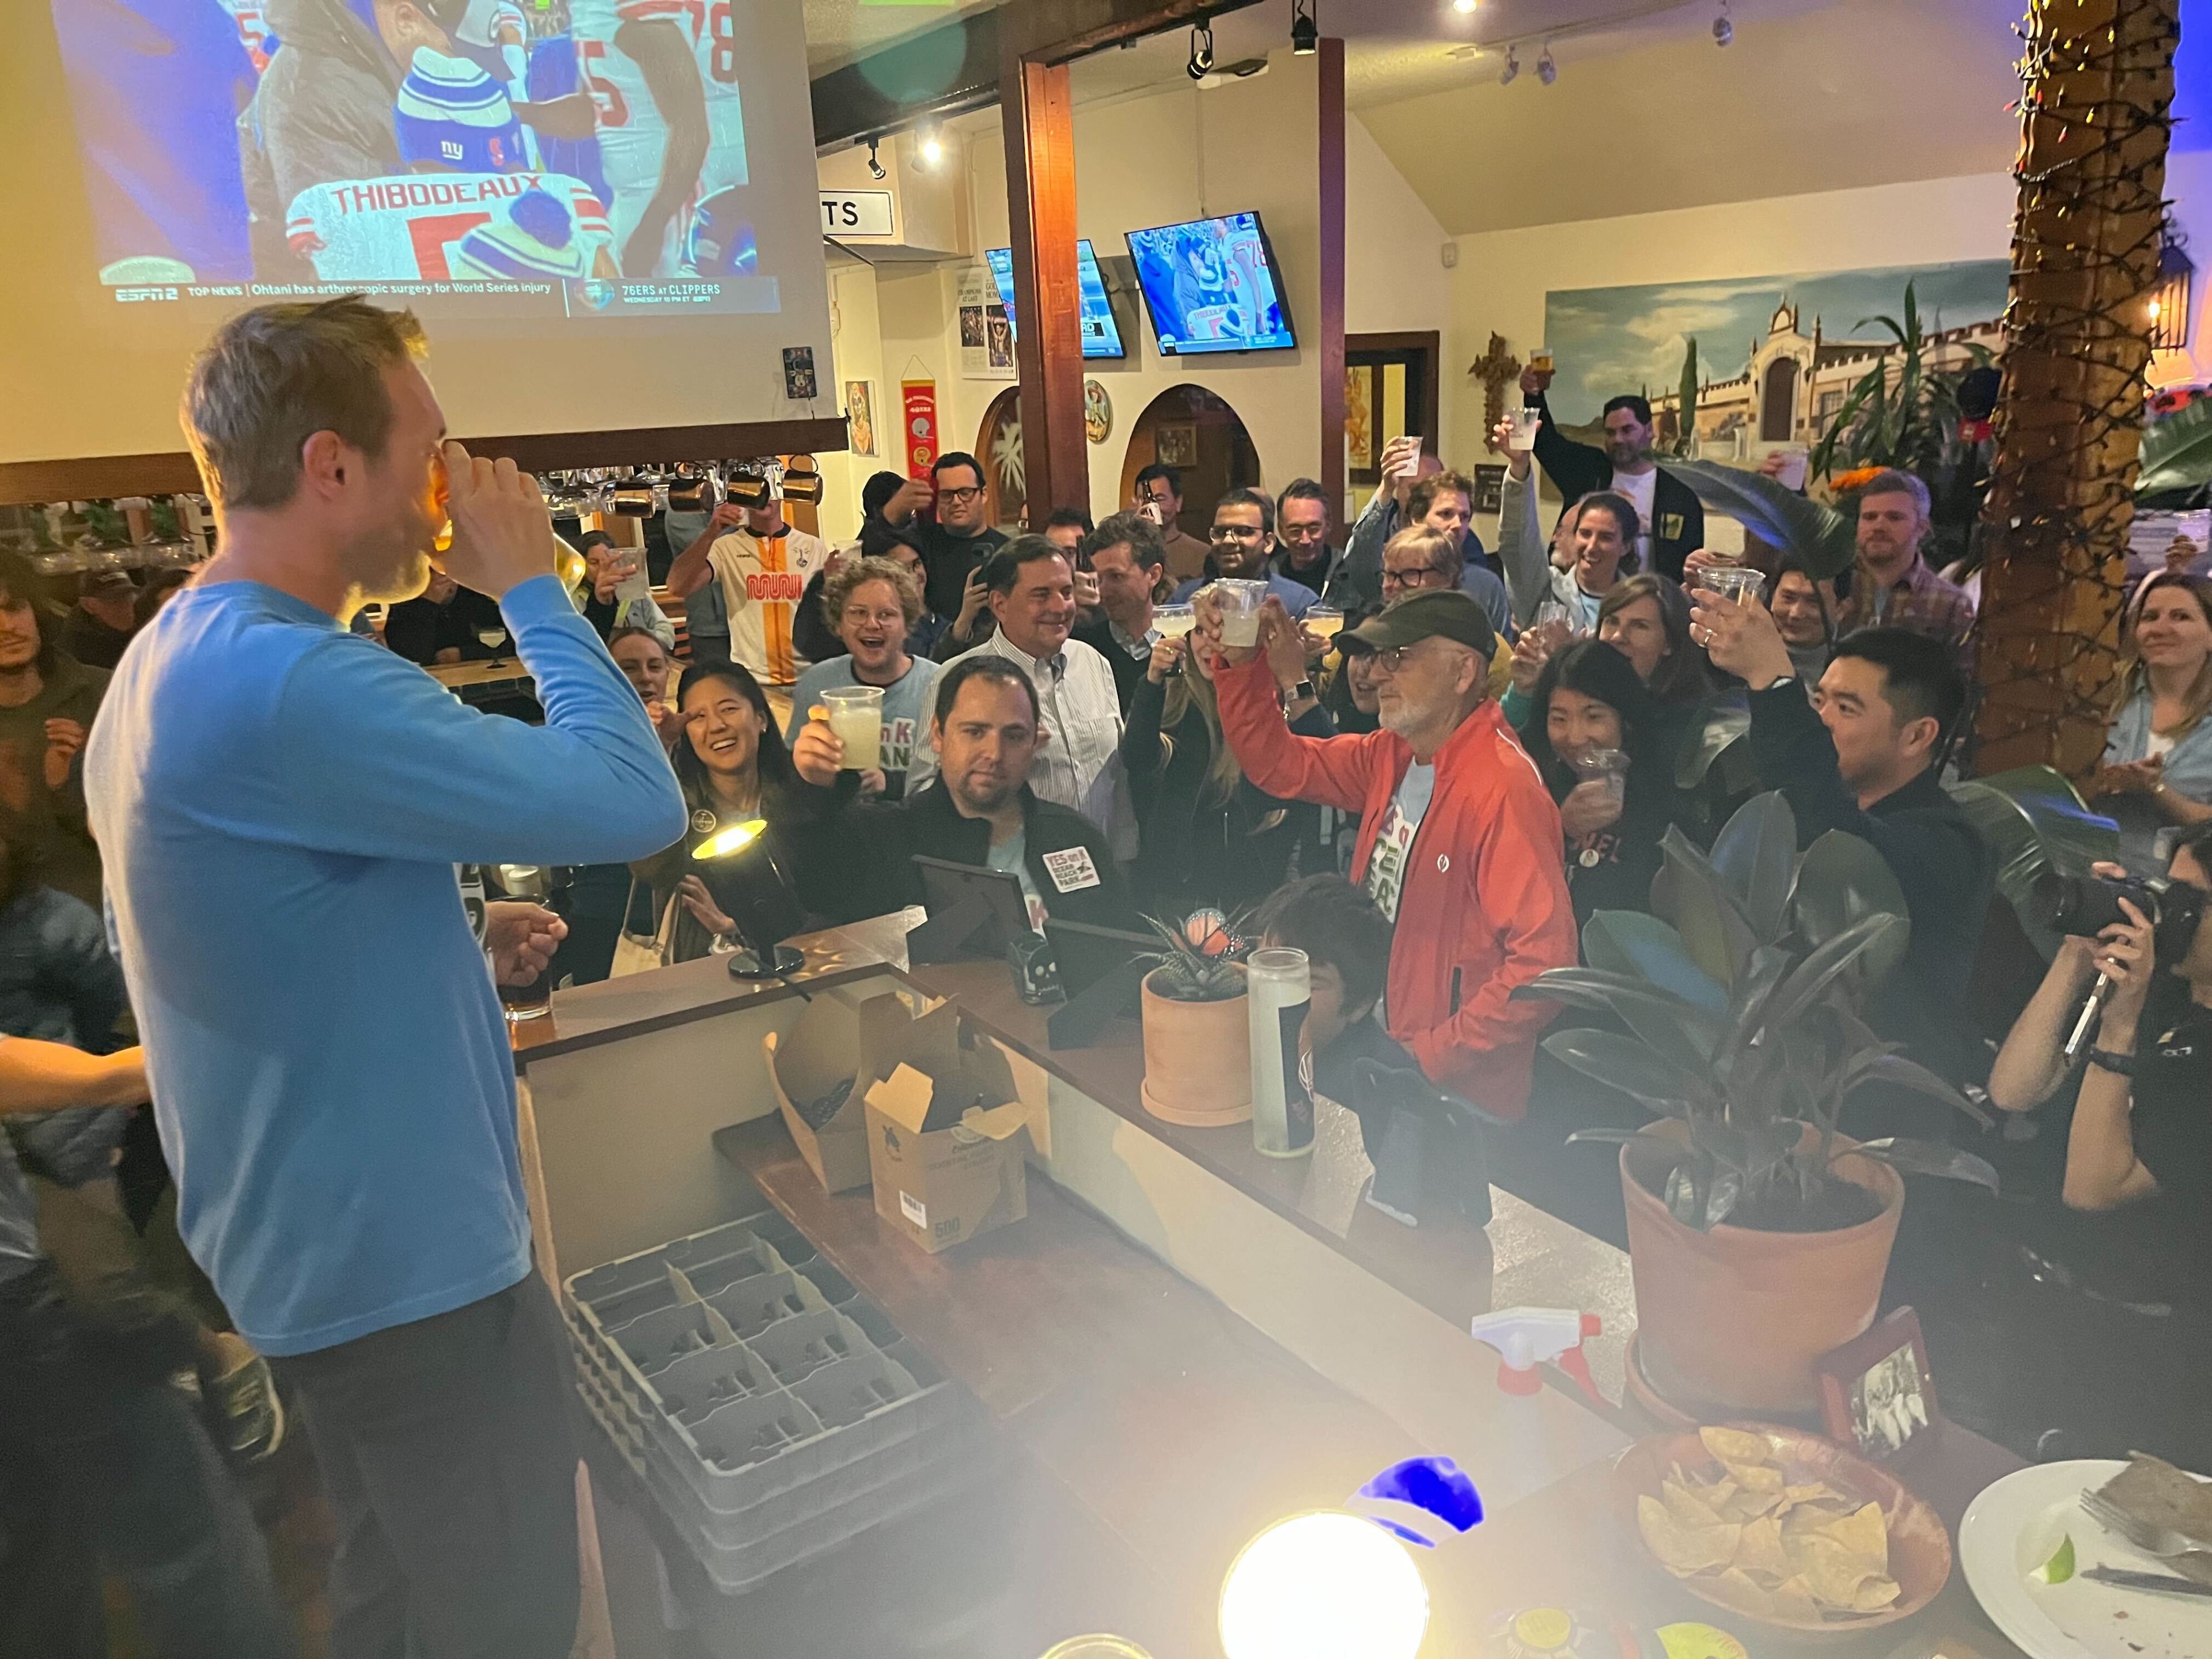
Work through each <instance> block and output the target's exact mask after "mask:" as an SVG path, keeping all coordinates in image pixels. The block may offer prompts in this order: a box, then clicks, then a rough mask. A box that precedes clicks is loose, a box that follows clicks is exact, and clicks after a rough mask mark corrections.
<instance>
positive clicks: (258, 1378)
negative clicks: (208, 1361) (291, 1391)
mask: <svg viewBox="0 0 2212 1659" xmlns="http://www.w3.org/2000/svg"><path fill="white" fill-rule="evenodd" d="M202 1392H203V1393H204V1395H205V1397H206V1400H207V1404H208V1410H209V1413H210V1415H211V1416H213V1417H214V1419H216V1444H218V1445H220V1446H221V1447H222V1449H223V1450H224V1451H225V1452H227V1453H228V1454H229V1455H230V1456H231V1457H232V1458H233V1459H234V1460H235V1461H236V1462H240V1463H258V1462H261V1461H262V1460H263V1459H264V1458H267V1457H270V1456H271V1455H274V1454H275V1452H276V1449H277V1448H278V1447H279V1446H281V1445H283V1443H284V1404H283V1401H281V1400H279V1399H277V1397H276V1378H275V1377H274V1376H270V1371H269V1362H268V1361H267V1360H265V1359H264V1358H262V1357H261V1356H260V1355H259V1354H256V1355H254V1356H253V1358H251V1359H249V1360H247V1361H246V1363H245V1364H242V1365H239V1366H236V1367H234V1369H232V1370H228V1371H225V1372H224V1373H223V1374H222V1376H217V1377H211V1378H209V1379H207V1380H206V1381H205V1382H204V1384H203V1386H202Z"/></svg>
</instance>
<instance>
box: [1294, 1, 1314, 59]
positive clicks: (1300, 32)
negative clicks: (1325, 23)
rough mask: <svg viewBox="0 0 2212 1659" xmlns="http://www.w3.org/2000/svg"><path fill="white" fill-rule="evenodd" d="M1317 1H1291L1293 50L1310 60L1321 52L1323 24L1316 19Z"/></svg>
mask: <svg viewBox="0 0 2212 1659" xmlns="http://www.w3.org/2000/svg"><path fill="white" fill-rule="evenodd" d="M1314 5H1315V0H1291V51H1292V52H1296V53H1297V55H1298V56H1299V57H1301V58H1310V57H1312V56H1313V55H1314V53H1316V52H1319V51H1320V50H1321V24H1320V23H1319V22H1318V21H1316V20H1315V17H1314Z"/></svg>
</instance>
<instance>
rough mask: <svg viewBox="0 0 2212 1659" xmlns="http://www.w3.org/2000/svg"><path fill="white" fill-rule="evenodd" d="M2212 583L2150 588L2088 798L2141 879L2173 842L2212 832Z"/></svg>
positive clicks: (2183, 578)
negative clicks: (2193, 830)
mask: <svg viewBox="0 0 2212 1659" xmlns="http://www.w3.org/2000/svg"><path fill="white" fill-rule="evenodd" d="M2208 711H2212V582H2205V581H2202V580H2198V579H2197V578H2196V577H2194V576H2191V575H2187V574H2182V573H2180V572H2176V571H2166V572H2162V573H2160V574H2158V575H2155V576H2153V577H2152V578H2151V579H2150V580H2148V581H2147V582H2145V583H2144V584H2143V586H2142V591H2141V592H2140V594H2139V595H2138V597H2137V599H2136V612H2135V617H2134V620H2133V622H2132V623H2130V625H2129V628H2128V633H2127V639H2126V641H2125V644H2124V647H2123V649H2122V652H2121V657H2120V675H2119V680H2118V687H2117V690H2116V691H2115V693H2114V696H2113V702H2112V716H2111V723H2110V725H2109V726H2107V727H2106V734H2105V757H2104V762H2103V763H2102V765H2100V767H2099V769H2098V771H2097V775H2096V777H2095V778H2094V779H2093V780H2092V781H2091V782H2090V786H2089V794H2090V798H2091V799H2093V801H2095V803H2096V805H2097V807H2098V809H2099V810H2100V811H2103V812H2106V813H2108V814H2109V815H2110V816H2111V817H2113V818H2115V819H2117V820H2118V823H2119V826H2120V860H2121V862H2123V863H2124V864H2125V865H2126V866H2128V868H2129V870H2130V871H2131V872H2133V873H2135V874H2136V875H2139V876H2141V875H2156V874H2159V873H2161V872H2163V871H2164V870H2165V868H2166V847H2165V843H2166V842H2167V841H2169V840H2170V839H2171V836H2168V835H2167V834H2166V832H2167V831H2170V830H2172V829H2175V828H2176V827H2180V828H2187V827H2189V826H2191V825H2193V824H2199V823H2206V822H2212V722H2208V721H2207V720H2205V718H2204V717H2205V714H2206V713H2207V712H2208Z"/></svg>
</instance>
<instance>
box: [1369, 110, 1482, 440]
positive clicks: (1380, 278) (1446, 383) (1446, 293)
mask: <svg viewBox="0 0 2212 1659" xmlns="http://www.w3.org/2000/svg"><path fill="white" fill-rule="evenodd" d="M1449 240H1451V239H1450V238H1449V237H1448V236H1447V235H1446V234H1444V228H1443V225H1441V224H1439V223H1438V222H1437V216H1436V215H1434V214H1433V213H1431V212H1430V211H1429V210H1428V206H1427V204H1425V203H1424V202H1423V201H1422V200H1421V198H1420V197H1419V195H1417V194H1416V193H1415V192H1414V190H1413V186H1412V185H1409V184H1407V182H1406V177H1405V175H1404V174H1403V173H1400V172H1399V171H1398V169H1397V167H1395V165H1394V164H1393V163H1392V161H1391V160H1390V158H1389V156H1387V155H1384V154H1383V147H1382V146H1381V145H1380V144H1378V143H1376V142H1375V138H1374V136H1373V135H1372V134H1371V133H1370V132H1369V131H1368V130H1367V125H1366V123H1365V122H1364V121H1363V120H1361V119H1360V118H1359V117H1358V116H1357V115H1353V116H1350V117H1348V118H1346V121H1345V124H1344V326H1345V331H1346V333H1349V334H1389V333H1401V332H1402V333H1413V332H1426V331H1429V330H1431V329H1434V330H1436V331H1438V332H1439V333H1441V334H1443V336H1444V339H1443V362H1441V363H1439V364H1438V365H1437V373H1438V374H1439V375H1440V376H1441V380H1442V386H1441V389H1440V390H1439V392H1438V394H1437V432H1436V433H1435V434H1434V440H1435V441H1436V442H1437V444H1440V445H1442V446H1443V447H1444V449H1443V453H1456V452H1455V451H1452V449H1451V445H1452V442H1453V435H1454V431H1455V424H1454V422H1455V410H1454V404H1455V398H1454V396H1453V390H1454V388H1455V386H1456V385H1457V383H1458V381H1459V380H1460V379H1461V378H1462V376H1463V375H1464V374H1465V373H1466V369H1467V365H1468V363H1469V362H1473V361H1474V358H1475V357H1479V356H1481V355H1482V354H1481V350H1480V348H1478V349H1476V350H1475V351H1474V352H1473V353H1471V354H1470V355H1468V356H1465V357H1461V358H1458V359H1456V360H1455V358H1454V356H1453V352H1454V350H1455V346H1454V343H1453V341H1452V338H1451V327H1450V325H1451V303H1452V274H1451V272H1450V271H1449V270H1445V269H1444V262H1443V249H1444V244H1445V243H1446V242H1448V241H1449Z"/></svg>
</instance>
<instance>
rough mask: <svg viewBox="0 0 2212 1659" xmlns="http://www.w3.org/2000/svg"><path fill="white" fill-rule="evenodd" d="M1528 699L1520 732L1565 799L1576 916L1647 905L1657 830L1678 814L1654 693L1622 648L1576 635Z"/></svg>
mask: <svg viewBox="0 0 2212 1659" xmlns="http://www.w3.org/2000/svg"><path fill="white" fill-rule="evenodd" d="M1530 701H1531V702H1532V703H1533V704H1534V714H1533V718H1532V719H1531V720H1530V722H1529V725H1528V729H1527V731H1526V732H1525V733H1524V735H1523V741H1524V742H1525V743H1526V744H1527V745H1528V757H1529V758H1530V759H1531V760H1533V761H1534V762H1535V763H1536V770H1537V771H1538V773H1539V774H1541V776H1542V777H1543V780H1544V783H1545V787H1547V788H1548V789H1549V790H1550V791H1551V792H1552V799H1553V800H1554V801H1556V802H1558V803H1559V826H1560V829H1562V831H1563V832H1564V833H1565V836H1566V859H1567V888H1568V891H1569V892H1570V893H1571V895H1572V896H1573V898H1574V903H1575V920H1576V921H1577V923H1581V922H1585V921H1589V917H1590V914H1591V912H1593V911H1595V910H1646V909H1649V908H1650V904H1651V879H1652V878H1653V877H1654V876H1656V875H1657V874H1658V872H1659V865H1660V850H1659V842H1660V838H1661V837H1662V836H1664V835H1665V834H1666V833H1667V825H1668V823H1669V822H1671V821H1672V819H1673V817H1674V799H1673V796H1674V791H1673V787H1672V782H1671V778H1672V771H1673V769H1672V768H1671V767H1670V766H1669V765H1668V756H1667V750H1666V748H1665V744H1664V742H1663V739H1662V736H1661V732H1660V724H1659V722H1658V720H1656V717H1655V711H1654V710H1653V708H1652V704H1651V697H1650V693H1649V692H1648V691H1646V690H1644V682H1643V681H1642V680H1641V679H1639V678H1637V673H1636V670H1635V669H1634V668H1633V667H1632V666H1631V665H1630V664H1629V661H1628V659H1627V658H1626V657H1624V656H1623V655H1621V653H1620V652H1618V651H1616V650H1614V649H1613V647H1611V646H1608V645H1604V644H1601V643H1600V642H1599V641H1595V640H1577V641H1575V642H1574V643H1573V644H1571V645H1570V646H1568V647H1566V648H1565V650H1563V651H1561V652H1559V653H1558V654H1557V655H1555V656H1554V657H1553V658H1552V659H1551V660H1550V661H1548V662H1547V663H1546V664H1545V665H1544V670H1543V672H1542V674H1541V675H1540V676H1539V677H1538V678H1537V682H1536V688H1535V691H1534V695H1533V696H1532V697H1531V699H1530Z"/></svg>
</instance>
